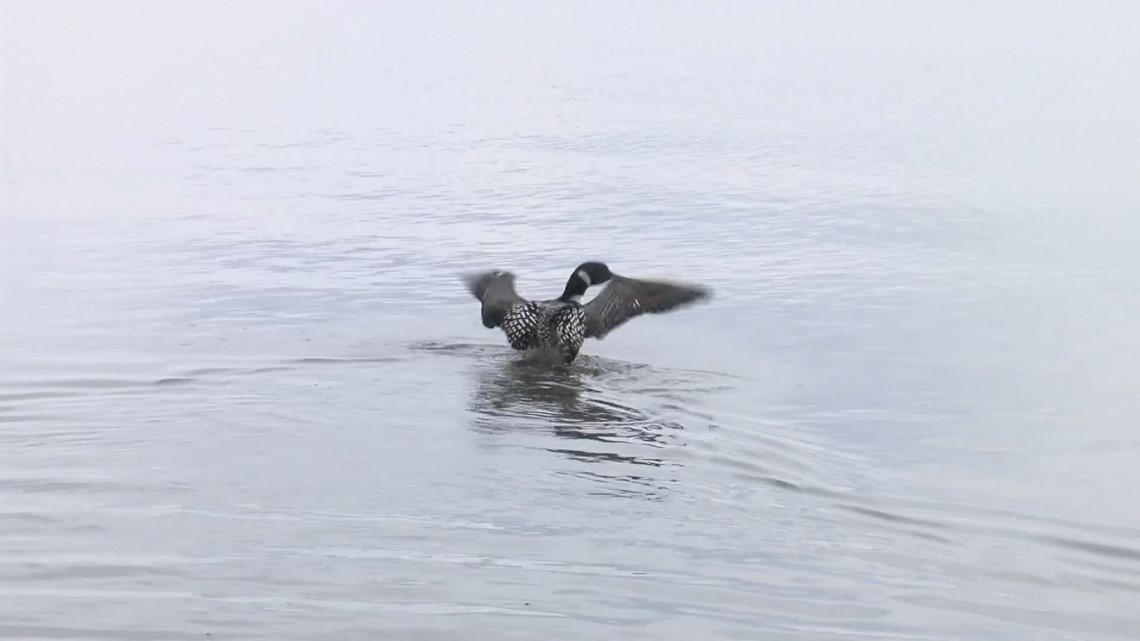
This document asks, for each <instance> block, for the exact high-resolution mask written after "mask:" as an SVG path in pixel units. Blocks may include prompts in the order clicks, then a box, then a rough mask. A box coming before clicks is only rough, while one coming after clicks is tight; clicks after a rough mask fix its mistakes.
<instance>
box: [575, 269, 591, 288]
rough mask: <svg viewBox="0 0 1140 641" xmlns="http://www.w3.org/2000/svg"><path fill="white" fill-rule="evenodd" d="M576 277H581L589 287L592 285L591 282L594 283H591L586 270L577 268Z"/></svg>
mask: <svg viewBox="0 0 1140 641" xmlns="http://www.w3.org/2000/svg"><path fill="white" fill-rule="evenodd" d="M578 278H581V279H582V280H583V281H584V282H585V283H586V287H589V286H590V285H593V284H594V283H593V282H592V281H591V280H590V275H589V274H587V273H586V270H584V269H579V270H578Z"/></svg>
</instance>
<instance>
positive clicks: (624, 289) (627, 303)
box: [582, 275, 712, 338]
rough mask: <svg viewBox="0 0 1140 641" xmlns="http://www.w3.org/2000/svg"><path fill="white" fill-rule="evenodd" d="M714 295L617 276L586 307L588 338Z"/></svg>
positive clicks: (679, 285)
mask: <svg viewBox="0 0 1140 641" xmlns="http://www.w3.org/2000/svg"><path fill="white" fill-rule="evenodd" d="M711 294H712V291H711V290H709V289H708V288H707V287H702V286H700V285H688V284H682V283H672V282H669V281H663V280H642V279H638V278H626V277H623V276H617V275H614V276H613V277H612V278H610V281H609V283H607V284H606V287H605V289H603V290H602V293H600V294H598V295H597V296H596V297H595V298H594V299H593V300H591V301H590V302H588V303H586V304H585V305H583V306H582V311H583V312H584V313H585V314H586V336H587V337H589V338H605V336H606V334H609V333H610V332H611V331H613V330H614V329H616V328H617V327H619V326H620V325H622V324H623V323H625V322H626V321H628V320H630V319H631V318H636V317H638V316H641V315H642V314H660V313H662V312H668V311H672V310H674V309H677V308H678V307H682V306H684V305H689V304H692V303H696V302H698V301H700V300H703V299H706V298H708V297H709V296H710V295H711Z"/></svg>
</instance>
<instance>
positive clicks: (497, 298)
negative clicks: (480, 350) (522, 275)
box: [463, 270, 525, 328]
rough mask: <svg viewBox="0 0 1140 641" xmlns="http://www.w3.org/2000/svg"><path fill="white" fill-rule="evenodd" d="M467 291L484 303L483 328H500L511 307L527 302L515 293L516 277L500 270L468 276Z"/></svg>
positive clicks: (464, 279)
mask: <svg viewBox="0 0 1140 641" xmlns="http://www.w3.org/2000/svg"><path fill="white" fill-rule="evenodd" d="M463 282H464V283H465V284H466V285H467V291H469V292H471V295H472V296H474V297H475V298H476V299H477V300H478V301H479V302H480V303H482V312H483V326H484V327H487V328H492V327H498V326H499V325H500V324H501V323H502V322H503V316H505V315H506V313H507V310H508V309H510V307H511V305H514V304H516V303H522V302H525V301H524V300H523V299H522V297H521V296H519V295H518V292H516V291H515V275H514V274H512V273H511V272H505V271H500V270H493V271H484V272H478V273H475V274H467V275H465V276H464V277H463Z"/></svg>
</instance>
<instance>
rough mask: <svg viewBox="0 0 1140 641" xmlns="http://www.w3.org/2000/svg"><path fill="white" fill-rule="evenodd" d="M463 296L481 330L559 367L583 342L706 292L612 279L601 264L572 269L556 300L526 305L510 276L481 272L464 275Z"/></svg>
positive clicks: (707, 292) (676, 285)
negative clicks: (478, 307) (473, 305)
mask: <svg viewBox="0 0 1140 641" xmlns="http://www.w3.org/2000/svg"><path fill="white" fill-rule="evenodd" d="M465 281H466V283H467V288H468V291H470V292H471V294H472V295H473V296H474V297H475V298H476V299H478V300H479V302H480V303H481V304H482V317H483V325H484V326H485V327H487V328H489V329H490V328H495V327H499V328H501V329H502V330H503V333H505V334H506V336H507V342H509V343H510V345H511V347H512V348H513V349H516V350H519V351H535V350H537V351H555V352H556V353H557V354H558V355H559V356H560V357H561V360H562V361H563V362H564V363H567V364H569V363H571V362H573V361H574V359H575V358H577V356H578V352H579V350H581V348H582V343H584V342H585V340H586V339H587V338H597V339H602V338H604V337H605V336H606V335H607V334H609V333H610V332H611V331H613V330H614V329H616V328H617V327H619V326H620V325H622V324H624V323H625V322H627V321H629V320H630V319H632V318H635V317H637V316H640V315H641V314H645V313H650V314H657V313H662V312H667V311H670V310H673V309H676V308H678V307H680V306H683V305H687V304H690V303H694V302H697V301H699V300H703V299H705V298H707V297H709V296H710V294H711V292H710V290H709V289H707V288H705V287H701V286H698V285H685V284H680V283H672V282H667V281H658V280H644V279H636V278H627V277H624V276H618V275H617V274H614V273H613V272H611V271H610V269H609V267H608V266H607V265H605V263H599V262H586V263H582V264H581V265H579V266H578V267H577V268H575V270H574V272H573V273H572V274H571V275H570V278H569V280H567V282H566V287H565V289H564V290H563V292H562V295H561V296H559V297H558V298H556V299H553V300H548V301H528V300H525V299H523V298H522V297H521V296H519V295H518V293H517V292H516V291H515V285H514V283H515V276H514V274H512V273H511V272H506V271H499V270H495V271H486V272H480V273H477V274H470V275H468V276H466V278H465ZM601 283H608V284H607V285H606V287H605V288H604V289H603V290H602V292H601V293H600V294H598V295H597V296H596V297H595V298H594V299H593V300H591V301H590V302H588V303H586V304H585V305H583V304H582V303H581V302H580V301H581V298H582V296H583V295H584V294H585V293H586V290H587V289H589V288H590V287H591V286H592V285H598V284H601Z"/></svg>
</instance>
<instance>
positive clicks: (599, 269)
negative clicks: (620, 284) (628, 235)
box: [558, 261, 613, 301]
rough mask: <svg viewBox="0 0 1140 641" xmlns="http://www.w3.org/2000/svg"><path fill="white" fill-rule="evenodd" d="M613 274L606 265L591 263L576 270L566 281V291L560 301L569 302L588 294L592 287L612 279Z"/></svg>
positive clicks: (579, 266) (586, 263) (584, 264)
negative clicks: (587, 291)
mask: <svg viewBox="0 0 1140 641" xmlns="http://www.w3.org/2000/svg"><path fill="white" fill-rule="evenodd" d="M611 276H613V274H612V273H611V272H610V268H609V267H607V266H606V264H605V263H599V262H597V261H589V262H585V263H582V264H581V265H578V266H577V267H575V268H574V273H572V274H570V278H569V279H568V280H567V281H566V289H564V290H562V295H561V296H559V297H558V300H561V301H569V300H571V299H573V298H576V297H578V296H582V295H583V294H585V293H586V290H587V289H589V288H590V286H591V285H601V284H602V283H604V282H606V281H607V280H609V279H610V277H611Z"/></svg>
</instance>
